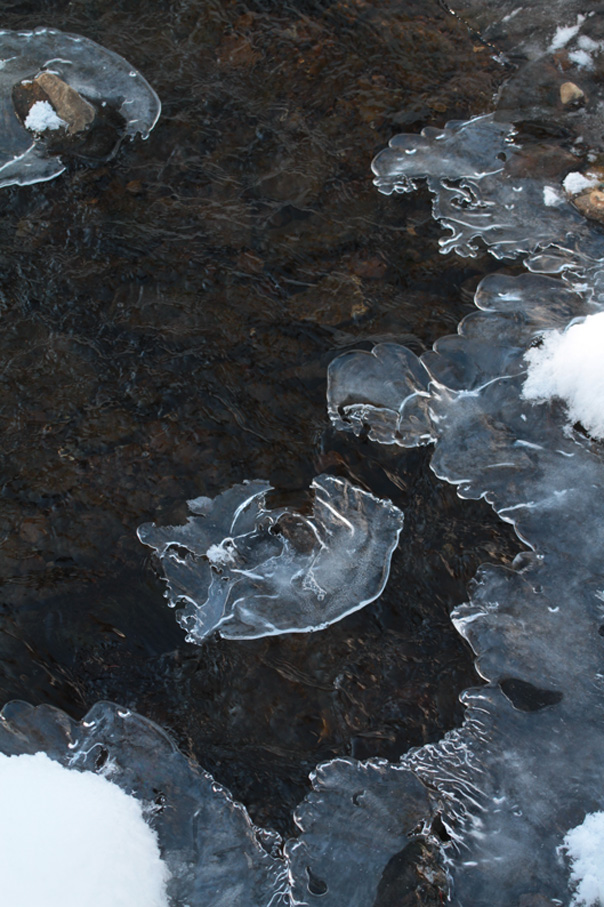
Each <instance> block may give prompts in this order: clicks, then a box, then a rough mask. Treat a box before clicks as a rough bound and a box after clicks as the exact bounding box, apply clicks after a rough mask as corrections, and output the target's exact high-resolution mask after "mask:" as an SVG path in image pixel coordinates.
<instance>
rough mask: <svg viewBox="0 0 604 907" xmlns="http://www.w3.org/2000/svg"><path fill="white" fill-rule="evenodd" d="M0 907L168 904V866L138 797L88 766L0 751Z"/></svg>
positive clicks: (158, 906) (154, 906) (155, 906)
mask: <svg viewBox="0 0 604 907" xmlns="http://www.w3.org/2000/svg"><path fill="white" fill-rule="evenodd" d="M0 803H1V804H2V809H1V810H0V853H1V854H2V860H1V865H2V869H1V885H2V903H3V904H4V905H6V907H40V905H44V907H64V905H65V897H66V889H67V888H69V889H70V890H72V891H77V892H78V893H79V894H78V899H80V902H81V903H86V905H87V907H107V905H112V907H120V905H123V907H168V900H167V895H166V883H167V881H168V875H169V873H168V870H167V867H166V864H165V863H164V862H163V861H162V859H161V857H160V854H159V848H158V846H157V838H156V835H155V834H154V833H153V831H152V830H151V829H150V828H149V826H148V825H147V823H146V822H145V819H144V816H143V809H142V805H141V803H140V802H139V801H138V800H136V799H135V798H134V797H132V796H129V795H128V794H126V793H125V792H124V791H123V790H121V789H120V788H119V787H117V785H115V784H112V783H111V781H108V780H107V779H106V778H103V777H102V776H101V775H96V774H94V773H93V772H89V771H85V772H79V771H77V770H75V769H69V768H66V767H64V766H62V765H60V763H58V762H55V761H54V760H52V759H49V758H48V756H47V755H46V754H44V753H37V754H36V755H33V756H30V755H21V756H4V755H1V754H0Z"/></svg>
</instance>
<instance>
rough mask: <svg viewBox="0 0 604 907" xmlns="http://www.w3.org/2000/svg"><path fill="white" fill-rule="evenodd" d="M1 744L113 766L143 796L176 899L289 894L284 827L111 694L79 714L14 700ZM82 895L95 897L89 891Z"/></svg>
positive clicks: (280, 903) (1, 723) (207, 903)
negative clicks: (259, 813) (270, 826)
mask: <svg viewBox="0 0 604 907" xmlns="http://www.w3.org/2000/svg"><path fill="white" fill-rule="evenodd" d="M0 752H1V753H4V754H5V755H8V756H13V755H22V754H33V753H37V752H44V753H46V754H47V755H48V756H49V757H50V758H51V759H54V760H56V761H57V762H59V763H60V764H61V765H63V766H65V767H67V768H71V769H75V770H80V771H92V772H97V773H99V774H101V775H104V776H105V777H107V778H108V779H109V780H110V781H112V782H113V783H114V784H117V785H118V787H121V788H122V790H124V791H125V792H126V793H127V794H129V795H132V796H134V797H136V798H137V799H138V800H140V801H141V803H142V805H143V811H144V814H145V818H146V820H147V822H148V824H149V825H150V826H151V828H153V829H154V830H155V832H156V834H157V838H158V842H159V847H160V851H161V856H162V859H163V860H164V861H165V863H166V864H167V866H168V869H169V871H170V874H171V878H170V881H169V882H168V888H167V893H168V897H169V901H170V904H171V905H173V907H200V905H203V907H231V905H234V904H237V905H242V907H260V905H262V907H285V905H286V904H289V903H290V901H289V897H288V895H287V889H288V880H287V873H286V868H285V865H284V863H283V861H282V860H281V859H279V858H278V857H275V856H273V855H272V853H271V852H272V851H273V850H274V851H278V850H279V846H280V842H279V837H278V835H276V834H274V833H266V832H262V831H260V830H259V829H257V828H255V826H254V825H253V824H252V822H251V821H250V818H249V816H248V814H247V812H246V811H245V809H244V808H243V807H242V806H240V805H239V804H237V803H235V802H234V801H233V799H232V797H231V796H230V795H229V793H228V792H227V791H226V790H225V789H224V788H222V787H221V786H220V785H219V784H217V783H216V782H215V781H214V779H213V778H212V777H211V776H210V775H208V774H207V773H206V772H204V771H203V770H202V769H199V768H196V767H195V766H194V765H193V764H192V762H191V760H189V759H187V758H186V757H185V756H184V755H183V754H182V753H180V752H179V751H178V749H177V748H176V747H175V745H174V744H173V743H172V741H171V740H170V739H169V737H168V736H167V735H166V733H165V732H164V731H163V730H162V729H161V728H160V727H158V726H157V725H156V724H154V723H153V722H152V721H149V720H147V719H146V718H143V717H142V716H140V715H137V714H136V713H134V712H131V711H129V710H128V709H124V708H121V707H120V706H117V705H114V704H113V703H109V702H99V703H97V704H96V705H95V706H93V708H92V709H91V710H90V711H89V712H88V714H87V715H86V716H85V717H84V718H83V719H82V721H79V722H78V721H73V720H72V719H71V718H69V717H68V716H67V715H66V714H65V713H64V712H62V711H60V710H59V709H56V708H53V707H51V706H37V707H36V708H34V707H33V706H31V705H27V704H26V703H24V702H11V703H9V704H8V705H6V706H5V707H4V708H3V709H2V711H1V712H0ZM108 871H110V867H108ZM32 872H35V866H32ZM65 885H66V888H68V886H69V879H66V880H65ZM74 897H75V903H78V904H84V903H86V893H85V892H83V891H79V892H77V893H76V894H75V895H74ZM6 907H10V905H8V904H7V905H6ZM40 907H42V905H40ZM107 907H110V905H107Z"/></svg>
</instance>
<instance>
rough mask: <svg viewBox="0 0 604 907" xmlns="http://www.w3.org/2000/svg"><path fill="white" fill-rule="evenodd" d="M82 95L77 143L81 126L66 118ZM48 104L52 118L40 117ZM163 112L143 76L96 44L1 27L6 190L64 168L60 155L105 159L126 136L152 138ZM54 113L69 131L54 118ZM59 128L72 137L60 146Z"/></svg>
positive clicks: (0, 175)
mask: <svg viewBox="0 0 604 907" xmlns="http://www.w3.org/2000/svg"><path fill="white" fill-rule="evenodd" d="M49 77H50V78H49ZM69 89H72V90H73V92H74V94H71V95H70V93H69ZM48 92H50V95H49V94H48ZM75 93H77V95H79V101H77V102H76V103H77V104H79V105H81V106H82V109H84V110H88V109H89V110H90V117H88V118H87V117H86V116H84V118H83V120H82V122H81V123H80V124H79V125H78V127H77V130H78V137H77V138H78V142H76V141H75V137H74V136H73V135H72V134H71V132H72V127H73V125H74V124H73V123H72V124H71V126H70V124H69V123H68V122H64V121H62V120H61V114H63V116H65V113H64V110H69V111H70V112H71V113H73V98H74V97H75ZM66 94H67V96H68V97H67V101H66V100H65V95H66ZM27 98H29V101H28V100H27ZM41 98H43V99H44V100H41ZM19 99H20V100H19ZM32 101H34V102H35V103H34V104H33V105H32V106H31V107H30V108H29V109H30V115H26V109H27V107H29V105H30V104H31V102H32ZM23 104H25V108H24V109H22V105H23ZM40 105H42V106H40ZM45 105H46V106H45ZM43 107H44V109H45V110H46V117H41V116H37V117H34V116H33V113H36V111H37V112H38V114H40V113H42V112H43V111H42V108H43ZM57 108H58V109H57ZM160 110H161V104H160V101H159V98H158V97H157V95H156V93H155V92H154V91H153V89H152V88H151V86H150V85H149V84H148V82H147V81H146V80H145V79H144V78H143V76H142V75H141V74H140V73H139V72H137V71H136V70H135V69H134V68H133V67H132V66H131V65H130V63H128V62H127V60H124V59H123V57H120V56H119V55H118V54H116V53H113V52H112V51H110V50H107V49H106V48H104V47H101V46H100V45H99V44H96V43H95V42H94V41H91V40H89V39H88V38H84V37H81V36H80V35H71V34H66V33H63V32H60V31H57V30H56V29H52V28H37V29H34V30H33V31H29V32H27V31H24V32H14V31H7V30H0V123H1V125H2V129H1V130H0V132H1V136H0V187H4V186H11V185H29V184H31V183H36V182H43V181H45V180H49V179H52V178H53V177H55V176H58V175H59V174H60V173H62V172H63V170H64V169H65V166H64V164H63V162H62V161H61V158H60V154H61V153H62V152H63V151H65V152H67V151H69V150H70V149H71V148H73V150H74V152H77V151H78V150H81V153H82V154H84V155H85V156H90V157H92V158H98V157H101V158H104V159H106V158H107V157H110V156H111V155H112V154H113V153H114V152H115V150H116V149H117V147H118V146H119V140H120V139H121V138H123V137H124V136H131V137H132V136H134V135H136V134H137V133H138V134H140V135H141V136H142V137H143V138H146V137H147V136H148V135H149V133H150V132H151V130H152V129H153V127H154V126H155V123H156V122H157V119H158V117H159V114H160ZM32 111H33V113H31V112H32ZM49 111H50V112H49ZM52 112H54V113H55V114H56V116H58V119H59V125H60V123H61V122H62V123H63V128H62V129H56V128H53V126H52V124H51V123H50V117H51V113H52ZM73 115H74V117H76V118H77V116H78V114H77V113H73ZM74 122H75V121H74ZM53 123H54V126H55V127H56V126H57V123H56V122H55V121H53ZM25 124H27V125H28V126H30V127H31V128H26V125H25ZM45 124H47V125H48V128H46V129H45ZM55 133H57V135H58V134H59V133H60V134H61V138H62V139H65V141H61V142H59V143H57V135H55ZM78 143H79V144H78Z"/></svg>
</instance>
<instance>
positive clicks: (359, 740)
mask: <svg viewBox="0 0 604 907" xmlns="http://www.w3.org/2000/svg"><path fill="white" fill-rule="evenodd" d="M41 15H42V13H41V11H40V9H39V5H38V4H31V3H28V2H22V3H18V2H16V3H11V4H10V8H9V9H8V10H5V12H4V15H3V18H2V23H1V24H2V26H3V27H5V28H10V29H30V28H32V27H35V26H38V25H40V24H44V25H47V26H49V27H54V28H60V29H63V30H65V31H69V32H74V33H78V34H82V35H85V36H86V37H89V38H91V39H92V40H94V41H96V42H98V43H99V44H101V45H103V46H105V47H107V48H109V49H111V50H113V51H115V52H117V53H119V54H120V55H122V56H124V57H125V58H126V59H128V60H129V61H131V62H132V63H133V65H135V66H136V67H137V69H139V70H140V72H141V73H142V74H143V75H144V76H145V77H146V78H147V79H148V80H149V81H150V82H151V84H152V85H153V87H154V88H155V90H156V91H157V93H158V95H159V97H160V99H161V101H162V106H163V114H162V118H161V119H160V121H159V123H158V125H157V126H156V128H155V130H154V132H153V133H152V134H151V136H150V138H149V139H148V140H147V141H146V142H142V141H140V140H137V141H134V142H132V143H130V144H128V145H126V146H124V147H122V148H121V150H120V153H119V155H118V157H117V158H116V159H115V160H113V161H111V162H110V163H106V164H102V165H100V166H89V165H88V164H86V163H84V162H79V163H78V162H74V163H72V164H70V166H69V169H68V171H67V172H66V173H64V174H63V175H62V176H61V177H60V178H59V179H57V180H56V181H54V182H52V183H47V184H40V185H36V186H32V187H23V188H18V187H13V188H10V189H6V190H4V191H3V192H2V194H1V195H0V212H1V215H2V217H1V218H0V239H1V243H0V248H1V249H2V253H1V255H2V276H1V279H0V311H1V315H2V335H1V339H0V344H1V348H2V357H1V358H2V365H1V367H0V380H1V387H2V397H1V402H0V414H1V418H2V435H3V445H2V454H1V456H2V468H1V477H2V479H1V494H2V503H3V506H2V511H1V515H0V519H1V521H2V526H1V538H2V546H1V547H0V570H1V571H2V578H3V588H2V596H1V599H0V603H1V606H2V610H1V612H0V613H1V618H0V630H1V635H0V661H1V665H0V698H1V699H2V701H6V700H8V699H11V698H22V699H26V700H28V701H30V702H32V703H38V702H44V703H50V704H54V705H58V706H60V707H61V708H64V709H66V710H67V711H68V712H69V713H70V714H71V715H73V716H74V717H80V716H81V715H82V714H84V712H85V711H86V710H87V708H88V707H89V706H91V705H92V704H93V703H94V702H96V701H97V700H98V699H100V698H110V699H113V700H115V701H118V702H121V703H124V704H125V705H127V706H131V707H135V708H136V709H137V710H138V711H140V712H141V713H143V714H144V715H146V716H148V717H150V718H152V719H154V720H156V721H158V722H159V723H160V724H161V725H162V726H164V727H166V728H168V729H171V730H172V731H173V732H174V734H175V736H176V739H177V740H178V741H179V743H180V744H181V745H182V746H183V748H184V749H185V750H187V751H189V752H191V753H193V754H194V755H195V757H196V758H197V759H198V760H199V761H200V762H201V764H202V765H203V766H204V767H205V768H207V769H208V770H210V771H212V772H213V773H214V774H215V775H216V777H217V778H218V780H219V781H221V782H223V783H225V784H227V785H228V787H229V788H230V789H231V790H232V791H233V793H234V795H235V796H236V797H238V798H240V799H241V800H242V801H243V802H245V804H246V805H247V806H248V807H249V808H250V810H251V813H252V816H253V818H254V819H255V820H256V821H258V822H260V823H262V824H268V825H273V826H275V827H277V828H279V830H281V831H283V830H285V831H288V830H290V828H291V825H290V823H291V809H292V807H293V805H294V804H295V803H296V802H298V801H299V800H300V798H301V796H302V794H303V792H304V790H305V788H306V784H307V782H306V778H307V775H308V772H309V771H310V770H311V769H312V768H314V766H315V765H316V763H317V762H319V761H320V760H322V759H325V758H330V757H332V756H336V755H340V754H350V755H354V756H357V757H361V758H363V757H367V756H370V755H376V754H377V755H383V756H386V757H388V758H391V759H394V758H396V757H397V756H398V755H400V754H401V753H402V752H404V751H405V750H406V749H407V748H408V747H409V746H410V745H416V744H420V743H423V742H426V741H430V740H435V739H438V738H439V737H440V736H441V735H442V733H443V732H444V730H446V729H447V728H450V727H451V726H453V725H454V724H455V723H457V722H459V720H460V707H459V705H458V703H457V693H458V691H459V690H461V689H462V688H464V687H466V686H468V685H469V684H471V683H473V682H475V681H476V676H475V674H474V672H473V669H472V666H471V657H470V655H469V651H468V649H467V647H465V645H464V644H463V643H462V642H461V641H460V639H459V638H458V636H457V634H456V633H455V631H454V630H453V628H452V627H451V624H450V621H449V619H448V613H449V611H450V609H451V607H452V605H453V604H455V603H458V602H460V601H462V600H463V599H464V596H465V586H466V583H467V581H468V580H469V579H470V577H471V576H472V575H473V574H474V572H475V570H476V567H477V566H478V564H479V563H480V562H482V561H483V560H493V559H496V560H502V561H503V562H507V561H509V560H510V558H511V557H512V556H513V554H514V553H515V552H516V550H517V548H518V543H517V542H516V541H515V540H514V538H513V536H512V534H511V532H509V531H507V530H506V529H505V527H503V526H502V525H501V524H499V523H498V522H496V521H495V519H494V517H493V516H492V514H491V513H490V510H489V509H488V507H487V506H486V505H484V504H481V503H471V504H467V503H466V504H463V505H462V504H460V502H459V501H458V500H457V498H456V496H455V494H454V492H453V491H452V490H451V489H449V488H446V487H442V486H441V485H440V484H439V483H437V482H436V480H435V479H434V478H433V477H432V476H431V474H430V472H429V470H428V468H427V461H426V457H425V456H424V454H423V453H422V452H418V451H409V452H403V453H401V452H400V451H398V452H396V453H392V452H389V451H381V450H375V449H374V448H373V446H370V445H369V444H368V443H361V444H359V443H353V442H351V441H349V440H347V439H342V438H339V437H334V435H333V433H332V432H331V430H330V429H328V427H327V419H326V414H325V402H324V401H325V386H326V377H325V376H326V368H327V365H328V363H329V361H330V360H331V359H332V358H333V357H334V355H335V354H336V353H339V352H342V351H345V350H346V349H348V348H349V347H352V346H354V347H358V346H359V344H361V345H363V344H364V345H366V346H369V345H370V344H371V343H373V342H375V341H396V342H402V343H405V344H406V345H408V346H410V347H411V348H412V349H413V350H414V351H415V352H417V353H420V352H422V351H423V350H424V349H425V348H427V347H429V346H430V345H431V343H432V342H433V341H434V340H435V339H436V338H437V337H438V336H440V335H443V334H447V333H451V332H452V331H453V330H454V329H455V326H456V324H457V323H458V321H459V320H460V318H461V317H462V316H463V315H464V314H465V313H466V312H467V311H469V308H470V299H471V291H472V290H473V289H474V287H475V285H476V283H477V282H478V279H479V278H480V277H481V276H483V274H484V273H485V271H486V270H487V269H488V268H489V267H490V266H491V265H490V263H489V262H488V261H487V260H486V259H485V258H476V259H473V260H472V261H469V262H460V261H456V260H454V259H451V260H449V259H443V258H442V257H441V256H440V252H439V247H438V242H437V238H438V233H439V231H438V229H437V228H435V226H434V224H433V223H432V221H431V218H430V213H429V209H428V205H427V202H426V196H425V195H422V194H421V193H418V194H417V195H411V196H407V197H405V198H404V199H402V200H400V203H399V204H398V205H397V206H396V208H394V207H393V206H392V205H391V204H390V203H389V200H388V199H385V198H383V197H382V196H380V195H379V194H378V193H377V192H376V191H375V188H374V187H373V186H372V183H371V174H370V171H369V163H370V161H371V159H372V157H373V156H374V154H375V153H376V152H377V151H378V150H380V149H381V148H383V147H384V146H385V145H386V144H387V142H388V140H389V138H390V137H391V135H393V134H394V133H396V132H401V131H408V130H417V129H419V127H420V126H424V125H425V124H426V123H431V124H433V125H435V126H438V127H442V126H443V125H444V123H445V122H446V121H447V120H450V119H454V118H465V117H467V116H469V115H470V114H473V113H477V112H480V111H482V110H486V109H487V108H488V107H489V105H490V102H491V97H492V93H493V90H494V89H495V87H496V85H497V83H498V80H500V78H501V76H502V69H501V67H500V65H499V64H498V63H496V62H495V61H494V60H493V59H492V58H491V55H490V52H489V51H488V49H487V48H485V47H484V46H483V45H482V44H480V43H479V42H477V41H474V40H473V39H472V36H471V35H470V34H469V33H468V31H467V29H466V28H465V27H464V26H463V25H462V24H461V23H460V22H459V21H458V20H456V19H454V18H453V17H451V16H449V15H448V14H447V13H445V12H444V11H443V9H442V8H441V6H440V4H438V3H437V2H434V3H430V2H422V3H416V2H412V0H410V2H385V3H377V2H376V3H366V2H363V0H357V2H347V0H341V2H332V3H330V2H301V0H300V2H296V3H289V4H281V3H280V4H274V3H271V2H268V0H267V2H260V0H258V2H250V3H248V4H247V5H244V4H243V3H239V2H214V0H212V2H207V3H204V4H199V3H197V2H195V3H194V2H186V0H181V2H178V0H173V2H169V3H162V4H157V5H156V4H154V5H153V6H152V7H151V6H150V5H149V4H145V3H142V2H139V0H123V2H119V3H109V2H105V0H98V2H94V3H91V2H88V0H87V2H84V0H78V2H73V3H69V4H66V3H64V2H62V0H54V2H53V0H48V2H47V3H45V4H44V22H41V21H40V16H41ZM326 471H327V472H331V473H332V474H335V475H338V476H342V477H344V478H348V479H350V480H352V481H353V482H354V483H355V484H357V485H359V486H360V487H362V488H366V489H367V490H370V491H371V492H372V493H373V494H375V495H377V496H379V497H389V498H390V499H391V500H392V501H393V503H394V504H395V505H396V506H397V507H400V508H401V509H402V510H403V511H404V513H405V534H406V536H407V538H408V540H409V541H408V545H406V546H405V548H404V550H400V551H398V552H396V553H395V556H394V559H393V564H392V574H391V579H390V583H389V586H388V588H387V591H386V593H385V594H384V596H383V597H382V598H381V599H380V600H379V601H378V602H377V603H374V604H373V605H371V606H370V607H369V608H367V609H366V611H364V612H361V613H359V614H354V615H351V616H349V617H348V618H346V620H344V621H343V622H342V623H340V624H338V625H336V626H334V627H331V628H329V629H328V630H326V631H323V632H322V633H320V634H311V635H309V636H304V637H290V636H285V637H282V638H279V639H270V640H260V641H250V642H243V643H233V642H229V641H225V640H218V639H214V640H210V641H209V642H207V643H205V644H204V646H203V648H202V649H201V650H199V649H197V648H194V647H191V646H188V645H186V644H185V643H183V641H182V633H181V631H180V630H179V628H178V627H177V626H176V625H175V622H174V619H173V615H172V614H170V612H169V611H168V609H167V608H166V607H165V604H164V601H163V597H162V589H161V585H160V583H159V581H158V580H157V578H156V576H155V573H154V571H153V569H152V568H151V564H150V563H149V561H148V560H147V557H146V554H145V552H144V550H143V549H142V548H141V546H140V544H139V542H138V541H137V539H136V534H135V530H136V527H137V526H138V525H139V524H140V523H141V522H143V521H145V520H150V519H153V520H156V521H157V520H158V519H159V521H160V522H161V523H163V524H170V523H176V522H182V521H183V520H184V517H185V513H184V509H183V505H182V502H184V501H185V500H186V499H189V498H194V497H197V496H199V495H208V496H212V497H213V496H215V495H216V494H218V493H219V492H220V491H222V490H223V489H224V488H226V487H229V486H230V485H233V484H236V483H240V482H242V481H243V480H245V479H248V478H253V477H256V476H259V477H262V478H264V479H266V480H267V481H269V482H270V483H271V484H272V485H273V486H274V487H275V488H276V489H277V496H281V499H280V500H279V501H278V502H277V504H278V505H289V504H293V505H296V504H298V503H299V502H300V501H303V500H304V492H305V489H306V488H307V487H308V485H309V484H310V481H311V480H312V478H313V476H315V475H316V474H318V473H320V472H326Z"/></svg>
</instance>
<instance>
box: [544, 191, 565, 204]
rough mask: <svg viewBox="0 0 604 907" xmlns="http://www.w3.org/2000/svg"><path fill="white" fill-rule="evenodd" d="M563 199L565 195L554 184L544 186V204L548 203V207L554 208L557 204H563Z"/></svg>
mask: <svg viewBox="0 0 604 907" xmlns="http://www.w3.org/2000/svg"><path fill="white" fill-rule="evenodd" d="M563 201H564V199H563V197H562V196H561V195H560V193H559V191H558V190H557V189H555V188H554V187H553V186H544V187H543V204H544V205H546V207H548V208H554V207H556V206H557V205H561V204H562V202H563Z"/></svg>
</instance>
